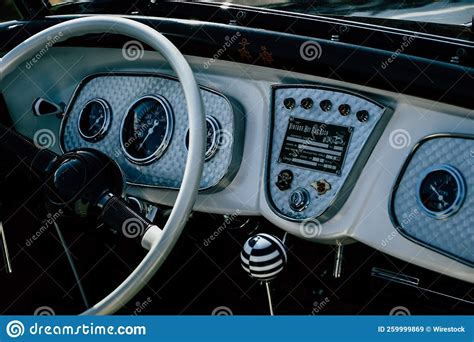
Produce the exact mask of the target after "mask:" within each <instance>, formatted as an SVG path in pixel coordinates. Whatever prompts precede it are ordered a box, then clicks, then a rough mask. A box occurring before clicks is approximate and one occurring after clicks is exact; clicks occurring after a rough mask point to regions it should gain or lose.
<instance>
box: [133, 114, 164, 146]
mask: <svg viewBox="0 0 474 342" xmlns="http://www.w3.org/2000/svg"><path fill="white" fill-rule="evenodd" d="M159 123H160V122H159V121H158V120H155V121H153V126H151V127H150V128H149V129H148V133H147V134H146V137H145V139H143V141H142V143H141V144H140V145H139V146H138V149H139V150H141V148H142V147H143V145H144V144H145V142H146V141H147V139H148V137H149V136H150V135H152V134H153V131H154V130H155V127H156V126H158V125H159Z"/></svg>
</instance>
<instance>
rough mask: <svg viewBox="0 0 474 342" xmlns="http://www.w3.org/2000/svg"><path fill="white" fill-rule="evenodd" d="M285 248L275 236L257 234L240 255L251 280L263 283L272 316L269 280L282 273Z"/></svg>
mask: <svg viewBox="0 0 474 342" xmlns="http://www.w3.org/2000/svg"><path fill="white" fill-rule="evenodd" d="M287 259H288V257H287V255H286V247H285V245H284V244H283V242H282V241H281V240H280V239H279V238H277V237H276V236H273V235H269V234H257V235H254V236H252V237H251V238H249V239H248V240H247V241H246V242H245V244H244V247H243V249H242V252H241V253H240V261H241V264H242V268H243V269H244V271H246V272H247V273H248V274H249V275H250V276H251V277H252V278H255V279H257V280H261V281H262V282H265V287H266V290H267V296H268V305H269V308H270V314H271V315H272V316H273V303H272V297H271V292H270V280H272V279H274V278H275V277H276V276H277V275H278V274H280V272H281V271H283V269H284V267H285V265H286V262H287Z"/></svg>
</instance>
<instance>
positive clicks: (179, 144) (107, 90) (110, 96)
mask: <svg viewBox="0 0 474 342" xmlns="http://www.w3.org/2000/svg"><path fill="white" fill-rule="evenodd" d="M201 94H202V98H203V101H204V109H205V113H206V115H210V116H213V117H215V118H216V119H217V120H218V121H219V123H220V125H221V129H222V130H221V133H222V134H223V142H222V146H221V147H220V148H219V150H218V151H217V153H216V154H215V156H214V157H213V158H212V159H210V160H208V161H207V162H206V163H205V164H204V171H203V177H202V179H201V185H200V188H201V190H203V189H209V188H212V187H214V186H216V185H217V184H218V183H219V182H220V181H221V180H222V179H224V177H226V175H227V174H228V171H229V168H230V167H231V164H232V160H233V144H234V140H235V139H234V137H235V136H236V135H235V133H236V127H235V122H234V113H233V109H232V106H231V104H230V102H229V101H228V100H227V99H226V98H225V97H224V96H222V95H219V94H217V93H215V92H212V91H209V90H207V89H203V88H201ZM144 95H161V96H162V97H164V98H165V99H167V100H168V102H169V103H170V105H171V107H172V110H173V116H174V130H173V136H172V138H171V142H170V144H169V146H168V148H167V149H166V151H165V153H164V154H163V155H162V156H161V158H160V159H158V160H156V161H155V162H153V163H151V164H149V165H136V164H133V163H132V162H130V161H129V160H128V159H127V158H126V157H125V156H124V154H123V152H122V149H121V146H120V138H119V137H120V124H121V122H122V118H123V117H124V115H125V114H126V111H127V109H128V108H129V107H130V105H131V104H133V103H134V102H135V101H136V100H137V99H138V98H140V97H142V96H144ZM94 98H101V99H104V100H106V101H107V103H108V104H109V105H110V108H111V112H112V121H111V124H110V128H109V130H108V132H107V133H106V135H105V137H104V138H103V139H102V140H100V141H97V142H88V141H85V140H84V139H82V138H81V136H80V134H79V132H78V127H77V122H78V116H79V114H80V112H81V109H82V108H83V107H84V105H85V104H86V103H87V102H88V101H89V100H91V99H94ZM187 129H188V116H187V111H186V101H185V98H184V93H183V90H182V87H181V85H180V83H179V82H178V81H177V80H175V79H172V78H168V77H165V76H145V75H112V76H109V75H96V76H93V77H91V78H89V79H87V80H85V81H84V82H83V83H82V84H81V86H80V87H79V89H78V90H77V91H76V94H75V98H74V99H73V100H72V103H71V104H70V105H69V107H68V111H67V113H66V116H65V118H64V121H63V124H62V134H61V139H62V147H63V149H64V150H65V151H71V150H75V149H78V148H85V147H89V148H95V149H97V150H99V151H102V152H103V153H105V154H107V155H109V156H110V157H112V158H113V159H114V160H116V161H117V162H118V164H119V165H120V167H121V168H122V171H123V173H124V175H125V177H126V180H127V181H128V182H130V183H133V184H139V185H147V186H154V187H161V188H172V189H177V188H179V186H180V184H181V181H182V177H183V174H184V167H185V165H186V157H187V149H186V145H185V139H186V132H187Z"/></svg>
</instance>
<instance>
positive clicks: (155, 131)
mask: <svg viewBox="0 0 474 342" xmlns="http://www.w3.org/2000/svg"><path fill="white" fill-rule="evenodd" d="M172 132H173V114H172V110H171V107H170V105H169V103H168V101H166V99H164V98H163V97H161V96H155V95H148V96H144V97H142V98H140V99H139V100H137V101H136V102H135V103H134V104H133V105H132V106H131V107H130V109H129V110H128V111H127V113H126V115H125V117H124V119H123V121H122V129H121V134H120V143H121V145H122V149H123V151H124V153H125V156H126V157H127V158H128V159H129V160H130V161H132V162H133V163H136V164H146V163H150V162H152V161H154V160H156V159H158V158H159V157H160V156H161V155H162V154H163V153H164V152H165V150H166V148H167V147H168V145H169V142H170V140H171V136H172Z"/></svg>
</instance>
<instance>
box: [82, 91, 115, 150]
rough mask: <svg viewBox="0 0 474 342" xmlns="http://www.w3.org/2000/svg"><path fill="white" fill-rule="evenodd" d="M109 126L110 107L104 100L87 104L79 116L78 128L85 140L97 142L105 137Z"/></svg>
mask: <svg viewBox="0 0 474 342" xmlns="http://www.w3.org/2000/svg"><path fill="white" fill-rule="evenodd" d="M109 125H110V108H109V105H108V104H107V102H105V101H104V100H102V99H94V100H91V101H89V102H87V103H86V105H85V106H84V108H83V109H82V111H81V113H80V114H79V120H78V123H77V128H78V130H79V134H80V135H81V136H82V138H84V139H85V140H87V141H97V140H99V139H101V138H102V137H103V136H104V135H105V133H106V132H107V130H108V128H109Z"/></svg>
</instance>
